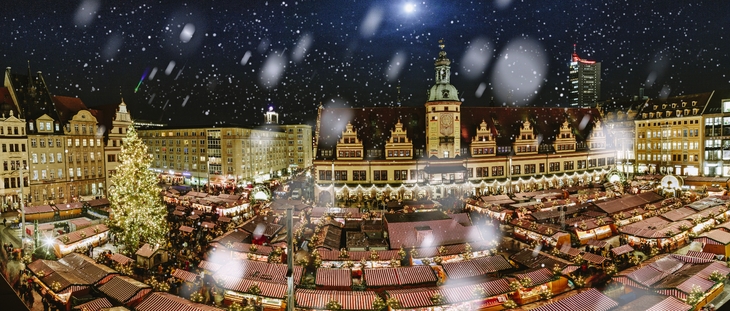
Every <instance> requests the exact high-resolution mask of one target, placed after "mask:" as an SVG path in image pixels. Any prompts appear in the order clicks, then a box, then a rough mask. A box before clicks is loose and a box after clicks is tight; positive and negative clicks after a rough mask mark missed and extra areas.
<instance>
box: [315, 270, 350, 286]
mask: <svg viewBox="0 0 730 311" xmlns="http://www.w3.org/2000/svg"><path fill="white" fill-rule="evenodd" d="M315 284H316V285H320V286H337V287H349V286H352V271H350V269H327V268H319V269H317V278H316V280H315Z"/></svg>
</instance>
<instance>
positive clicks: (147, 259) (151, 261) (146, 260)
mask: <svg viewBox="0 0 730 311" xmlns="http://www.w3.org/2000/svg"><path fill="white" fill-rule="evenodd" d="M135 255H136V256H137V266H139V267H142V268H145V269H150V268H152V267H154V266H156V265H159V264H163V263H165V262H167V260H168V253H167V250H165V249H163V248H161V247H160V246H159V245H155V246H153V245H151V244H149V243H145V244H144V245H142V247H140V248H139V250H137V252H136V253H135Z"/></svg>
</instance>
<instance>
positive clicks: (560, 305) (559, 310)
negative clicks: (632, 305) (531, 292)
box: [532, 288, 618, 311]
mask: <svg viewBox="0 0 730 311" xmlns="http://www.w3.org/2000/svg"><path fill="white" fill-rule="evenodd" d="M617 306H618V303H617V302H615V301H613V299H611V298H608V296H606V295H604V294H602V293H601V292H599V291H598V290H597V289H595V288H591V289H590V290H587V291H584V292H581V293H579V294H576V295H573V296H570V297H568V298H565V299H562V300H558V301H555V302H553V303H549V304H546V305H542V306H540V307H537V308H535V309H532V311H576V310H581V311H582V310H585V311H608V310H611V309H613V308H615V307H617Z"/></svg>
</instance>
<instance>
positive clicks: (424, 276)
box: [395, 266, 436, 285]
mask: <svg viewBox="0 0 730 311" xmlns="http://www.w3.org/2000/svg"><path fill="white" fill-rule="evenodd" d="M395 272H396V274H397V275H398V283H399V284H400V285H409V284H423V283H429V282H436V275H435V274H434V273H433V269H431V266H412V267H400V268H396V269H395Z"/></svg>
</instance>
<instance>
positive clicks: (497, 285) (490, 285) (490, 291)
mask: <svg viewBox="0 0 730 311" xmlns="http://www.w3.org/2000/svg"><path fill="white" fill-rule="evenodd" d="M477 285H479V286H481V287H482V288H483V289H484V291H485V292H486V293H487V297H491V296H496V295H500V294H504V293H508V292H511V291H512V289H511V288H509V281H508V280H507V279H496V280H492V281H487V282H483V283H480V284H477Z"/></svg>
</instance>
